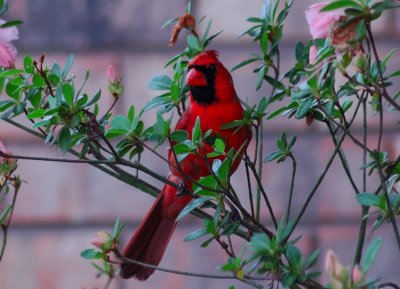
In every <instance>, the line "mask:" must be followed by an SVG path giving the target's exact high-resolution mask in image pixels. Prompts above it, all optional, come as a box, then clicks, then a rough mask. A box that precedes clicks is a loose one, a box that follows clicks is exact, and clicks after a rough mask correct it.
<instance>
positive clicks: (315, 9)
mask: <svg viewBox="0 0 400 289" xmlns="http://www.w3.org/2000/svg"><path fill="white" fill-rule="evenodd" d="M329 3H330V2H329V1H326V2H319V3H315V4H313V5H311V6H309V7H308V8H307V10H306V19H307V22H308V25H309V26H310V33H311V36H312V37H313V39H316V38H327V37H328V34H329V30H330V27H331V25H332V24H333V23H334V22H336V21H337V20H339V18H340V16H341V15H343V14H342V12H341V11H340V10H333V11H327V12H320V10H321V9H322V8H324V7H325V6H326V5H327V4H329Z"/></svg>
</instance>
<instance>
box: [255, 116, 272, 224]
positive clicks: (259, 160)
mask: <svg viewBox="0 0 400 289" xmlns="http://www.w3.org/2000/svg"><path fill="white" fill-rule="evenodd" d="M257 131H258V133H257V147H256V150H257V159H256V162H257V171H256V172H254V171H253V173H254V175H255V176H256V179H257V189H256V220H257V221H260V211H261V192H262V191H263V188H262V183H261V179H262V161H263V137H264V134H263V120H262V119H260V121H259V123H258V126H257ZM268 204H269V202H268ZM269 206H270V205H269ZM268 208H269V207H268ZM270 211H271V212H272V208H271V209H270ZM272 216H273V214H271V217H272ZM272 220H275V217H272ZM274 224H275V227H276V221H274Z"/></svg>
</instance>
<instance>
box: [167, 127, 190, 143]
mask: <svg viewBox="0 0 400 289" xmlns="http://www.w3.org/2000/svg"><path fill="white" fill-rule="evenodd" d="M170 137H171V139H172V140H173V141H174V142H183V141H185V140H187V139H188V137H189V134H188V132H187V131H185V130H175V131H173V132H172V133H171V134H170Z"/></svg>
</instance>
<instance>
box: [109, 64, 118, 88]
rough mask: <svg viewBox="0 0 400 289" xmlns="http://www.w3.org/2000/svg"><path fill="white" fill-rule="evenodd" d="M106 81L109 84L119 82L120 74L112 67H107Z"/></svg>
mask: <svg viewBox="0 0 400 289" xmlns="http://www.w3.org/2000/svg"><path fill="white" fill-rule="evenodd" d="M107 79H108V81H109V82H110V83H112V84H114V83H119V82H121V74H120V72H119V70H118V69H117V68H116V67H115V66H114V65H109V66H108V68H107Z"/></svg>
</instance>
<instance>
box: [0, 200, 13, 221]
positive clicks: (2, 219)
mask: <svg viewBox="0 0 400 289" xmlns="http://www.w3.org/2000/svg"><path fill="white" fill-rule="evenodd" d="M12 208H13V204H9V205H8V206H7V208H5V209H4V211H3V213H1V215H0V225H3V223H4V221H5V220H6V218H7V216H8V215H9V214H10V212H11V209H12Z"/></svg>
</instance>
